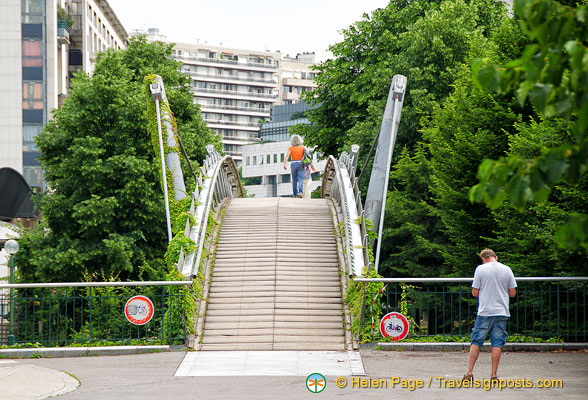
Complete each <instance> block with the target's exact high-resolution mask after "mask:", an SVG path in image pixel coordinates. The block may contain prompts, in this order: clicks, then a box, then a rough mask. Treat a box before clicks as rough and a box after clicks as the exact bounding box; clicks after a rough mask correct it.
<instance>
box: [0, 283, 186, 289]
mask: <svg viewBox="0 0 588 400" xmlns="http://www.w3.org/2000/svg"><path fill="white" fill-rule="evenodd" d="M192 283H193V282H192V281H130V282H43V283H13V284H9V283H0V289H33V288H63V287H106V286H108V287H122V286H188V285H191V284H192Z"/></svg>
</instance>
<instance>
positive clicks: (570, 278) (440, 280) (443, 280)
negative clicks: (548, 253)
mask: <svg viewBox="0 0 588 400" xmlns="http://www.w3.org/2000/svg"><path fill="white" fill-rule="evenodd" d="M515 279H516V280H517V281H520V282H559V281H562V282H563V281H588V276H526V277H515ZM473 280H474V278H473V277H468V278H353V281H354V282H396V283H407V282H412V283H427V282H432V283H448V282H450V283H458V282H473Z"/></svg>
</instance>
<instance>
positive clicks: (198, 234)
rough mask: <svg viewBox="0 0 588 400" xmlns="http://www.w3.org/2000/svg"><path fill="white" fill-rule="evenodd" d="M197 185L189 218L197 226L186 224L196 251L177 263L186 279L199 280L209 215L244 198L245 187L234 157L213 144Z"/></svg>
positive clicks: (208, 149)
mask: <svg viewBox="0 0 588 400" xmlns="http://www.w3.org/2000/svg"><path fill="white" fill-rule="evenodd" d="M200 170H201V173H200V176H199V178H198V185H197V186H196V189H195V190H194V193H193V194H192V204H191V206H190V215H192V216H193V217H194V219H195V224H194V225H193V226H190V220H188V221H186V229H185V231H184V234H185V235H186V236H187V237H189V238H190V239H192V240H193V241H194V242H195V243H196V250H195V251H194V252H191V253H188V254H187V255H186V256H185V257H184V255H183V252H182V253H181V254H180V259H179V261H178V270H179V271H180V272H181V273H182V275H184V276H186V277H188V276H189V277H193V278H194V277H196V276H197V275H198V271H199V269H200V260H201V258H202V250H203V248H204V243H205V241H206V227H207V226H208V215H209V213H210V211H211V210H212V209H214V205H215V204H219V203H220V202H221V201H222V200H223V199H224V198H227V197H229V198H234V197H243V186H242V185H241V180H240V179H239V170H238V169H237V165H236V164H235V161H234V160H233V158H232V157H231V156H221V155H220V154H219V153H218V152H217V151H216V150H214V147H213V146H212V145H208V146H206V159H205V160H204V165H203V166H202V167H201V168H200Z"/></svg>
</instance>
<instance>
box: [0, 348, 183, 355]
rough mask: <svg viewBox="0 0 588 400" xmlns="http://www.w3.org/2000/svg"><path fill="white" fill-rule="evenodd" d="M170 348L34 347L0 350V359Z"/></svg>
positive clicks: (148, 351)
mask: <svg viewBox="0 0 588 400" xmlns="http://www.w3.org/2000/svg"><path fill="white" fill-rule="evenodd" d="M170 350H171V349H170V346H105V347H34V348H26V349H0V357H2V358H30V357H39V356H41V357H53V358H62V357H84V356H122V355H131V354H143V353H156V352H164V351H170Z"/></svg>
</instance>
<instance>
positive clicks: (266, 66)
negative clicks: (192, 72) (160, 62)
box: [172, 55, 278, 70]
mask: <svg viewBox="0 0 588 400" xmlns="http://www.w3.org/2000/svg"><path fill="white" fill-rule="evenodd" d="M172 58H173V59H174V60H176V61H181V62H183V63H185V62H186V60H190V61H192V62H193V63H195V64H198V63H211V64H225V65H230V66H231V68H235V69H251V68H262V69H269V70H277V69H278V66H277V65H275V64H264V63H240V62H238V61H234V60H229V59H221V58H206V57H191V56H178V55H173V56H172Z"/></svg>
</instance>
